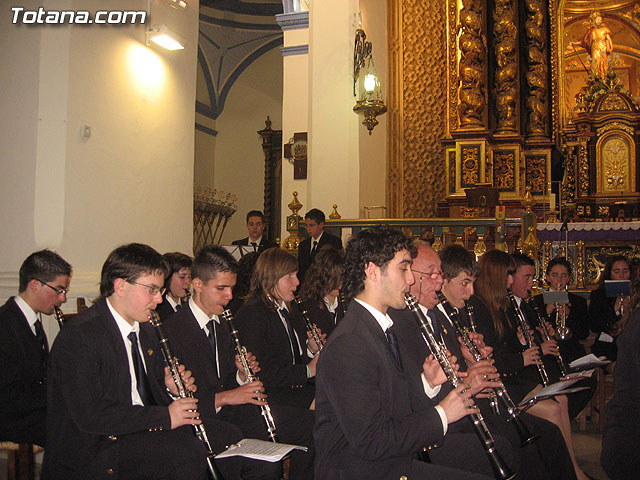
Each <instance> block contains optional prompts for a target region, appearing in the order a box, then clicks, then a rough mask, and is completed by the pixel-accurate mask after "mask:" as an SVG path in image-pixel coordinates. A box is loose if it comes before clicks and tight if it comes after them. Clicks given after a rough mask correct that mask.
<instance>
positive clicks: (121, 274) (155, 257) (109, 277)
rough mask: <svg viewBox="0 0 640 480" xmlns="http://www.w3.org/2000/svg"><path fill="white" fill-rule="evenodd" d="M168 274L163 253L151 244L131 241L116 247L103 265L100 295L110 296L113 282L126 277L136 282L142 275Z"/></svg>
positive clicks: (128, 280)
mask: <svg viewBox="0 0 640 480" xmlns="http://www.w3.org/2000/svg"><path fill="white" fill-rule="evenodd" d="M156 273H157V274H162V275H164V276H166V275H167V264H166V263H165V261H164V260H163V259H162V255H160V254H159V253H158V252H156V251H155V250H154V249H153V248H151V247H150V246H149V245H143V244H142V243H129V244H127V245H122V246H120V247H118V248H116V249H115V250H114V251H113V252H111V253H110V254H109V256H108V257H107V259H106V260H105V262H104V265H102V274H101V276H100V295H102V296H103V297H108V296H109V295H111V294H112V293H113V282H115V280H116V279H118V278H124V279H125V280H126V281H127V282H135V281H136V280H137V279H138V278H140V277H141V276H142V275H153V274H156Z"/></svg>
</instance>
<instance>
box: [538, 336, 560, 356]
mask: <svg viewBox="0 0 640 480" xmlns="http://www.w3.org/2000/svg"><path fill="white" fill-rule="evenodd" d="M540 349H541V350H542V355H554V356H556V357H558V356H560V349H559V348H558V342H556V341H555V340H554V339H553V338H551V339H550V340H547V341H546V342H542V343H541V344H540Z"/></svg>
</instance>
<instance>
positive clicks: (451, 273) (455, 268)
mask: <svg viewBox="0 0 640 480" xmlns="http://www.w3.org/2000/svg"><path fill="white" fill-rule="evenodd" d="M440 261H441V262H442V268H441V269H442V278H444V279H446V280H451V279H452V278H456V277H457V276H458V275H460V272H464V273H466V274H468V275H469V276H471V277H477V276H478V263H477V262H476V257H475V255H474V254H473V253H471V252H470V251H469V250H467V249H466V248H464V247H463V246H462V245H457V244H455V243H454V244H451V245H449V246H447V247H446V248H445V249H444V250H442V251H441V252H440Z"/></svg>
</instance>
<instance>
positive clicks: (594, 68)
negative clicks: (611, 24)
mask: <svg viewBox="0 0 640 480" xmlns="http://www.w3.org/2000/svg"><path fill="white" fill-rule="evenodd" d="M588 25H589V29H588V30H587V33H586V34H585V36H584V38H583V39H582V42H581V43H580V45H581V46H582V47H584V49H585V50H586V51H587V52H589V55H591V73H593V75H595V76H596V77H600V78H602V79H604V78H605V77H606V76H607V70H608V69H609V63H608V61H607V60H608V57H609V54H610V53H611V52H612V51H613V41H612V40H611V30H609V28H608V27H607V26H606V25H605V24H604V23H603V15H602V13H600V12H598V11H597V10H596V11H594V12H593V13H592V14H591V15H590V16H589V24H588Z"/></svg>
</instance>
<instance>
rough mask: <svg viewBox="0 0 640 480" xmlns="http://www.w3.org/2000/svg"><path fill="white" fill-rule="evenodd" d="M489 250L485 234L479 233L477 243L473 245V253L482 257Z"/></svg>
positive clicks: (477, 256)
mask: <svg viewBox="0 0 640 480" xmlns="http://www.w3.org/2000/svg"><path fill="white" fill-rule="evenodd" d="M486 252H487V244H486V243H484V235H478V239H477V240H476V243H475V245H474V246H473V253H474V255H475V256H476V258H479V257H481V256H482V255H484V254H485V253H486Z"/></svg>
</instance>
